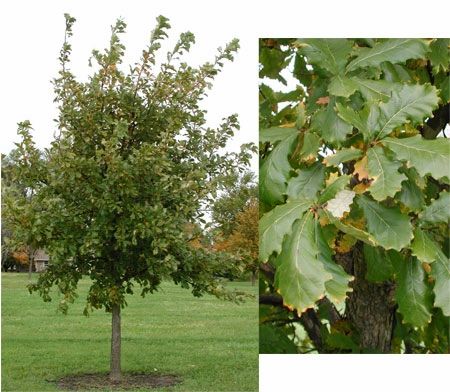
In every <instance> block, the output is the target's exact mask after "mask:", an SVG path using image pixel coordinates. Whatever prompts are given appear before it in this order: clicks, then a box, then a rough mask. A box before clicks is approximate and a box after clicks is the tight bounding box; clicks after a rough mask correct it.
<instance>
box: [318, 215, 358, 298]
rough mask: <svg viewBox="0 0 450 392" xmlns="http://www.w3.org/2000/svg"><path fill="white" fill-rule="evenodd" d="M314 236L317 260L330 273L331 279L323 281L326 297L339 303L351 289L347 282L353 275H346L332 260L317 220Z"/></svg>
mask: <svg viewBox="0 0 450 392" xmlns="http://www.w3.org/2000/svg"><path fill="white" fill-rule="evenodd" d="M315 237H316V244H317V248H318V249H319V260H320V261H321V262H322V263H323V266H324V267H325V269H326V270H327V271H328V272H329V273H330V274H331V275H332V279H331V280H328V281H327V282H325V289H326V294H327V297H328V298H330V299H331V300H332V301H334V302H337V303H340V302H342V301H343V300H345V298H346V297H347V293H349V292H351V291H353V290H352V288H351V287H349V285H348V284H349V282H351V281H352V280H353V279H354V277H353V276H351V275H348V274H347V273H346V272H345V271H344V268H342V267H341V266H340V265H339V264H336V263H335V262H334V261H333V258H332V253H331V249H330V247H329V246H328V244H327V242H326V240H325V237H324V235H323V232H322V227H321V226H320V223H319V222H318V221H315Z"/></svg>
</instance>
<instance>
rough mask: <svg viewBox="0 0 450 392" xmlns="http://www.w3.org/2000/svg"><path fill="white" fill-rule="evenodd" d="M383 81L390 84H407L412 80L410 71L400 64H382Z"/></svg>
mask: <svg viewBox="0 0 450 392" xmlns="http://www.w3.org/2000/svg"><path fill="white" fill-rule="evenodd" d="M381 70H382V71H383V73H384V80H386V81H388V82H391V83H405V82H406V83H409V82H411V81H412V80H413V75H412V71H411V70H410V69H408V68H406V67H405V66H404V65H402V64H391V63H382V64H381Z"/></svg>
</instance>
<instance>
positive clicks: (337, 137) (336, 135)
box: [311, 99, 352, 144]
mask: <svg viewBox="0 0 450 392" xmlns="http://www.w3.org/2000/svg"><path fill="white" fill-rule="evenodd" d="M311 129H314V130H317V132H319V134H320V135H321V136H322V138H323V139H324V141H325V142H328V143H331V144H340V143H341V142H343V141H344V140H345V139H346V138H347V135H348V134H349V133H350V132H351V131H352V126H351V125H350V124H349V123H347V122H345V121H344V120H342V119H341V118H340V117H338V115H337V113H336V112H335V110H334V99H331V100H330V102H329V104H328V106H327V107H326V108H325V109H322V110H319V111H318V112H316V114H315V115H314V116H313V118H312V120H311Z"/></svg>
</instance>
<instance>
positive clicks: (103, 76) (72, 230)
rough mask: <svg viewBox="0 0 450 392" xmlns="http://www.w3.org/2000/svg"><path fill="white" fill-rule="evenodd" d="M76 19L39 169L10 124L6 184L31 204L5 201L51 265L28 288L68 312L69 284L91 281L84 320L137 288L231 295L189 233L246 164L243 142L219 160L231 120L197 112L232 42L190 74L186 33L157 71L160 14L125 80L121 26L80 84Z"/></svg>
mask: <svg viewBox="0 0 450 392" xmlns="http://www.w3.org/2000/svg"><path fill="white" fill-rule="evenodd" d="M74 21H75V19H74V18H72V17H70V16H68V15H66V41H65V42H64V45H63V48H62V49H61V53H60V57H59V61H60V71H59V74H58V76H57V77H56V78H55V79H54V80H53V86H54V91H55V102H56V103H57V105H58V109H59V115H58V118H57V119H56V124H57V128H58V132H57V133H58V134H57V136H56V138H55V140H54V141H53V142H52V144H51V146H50V147H49V148H48V149H46V151H45V160H43V159H41V158H40V153H39V152H38V151H37V150H36V148H35V147H34V145H33V142H32V137H31V126H30V124H29V122H23V123H21V124H19V134H20V135H21V136H22V142H21V143H20V144H19V145H18V149H17V151H16V152H15V154H17V168H18V169H17V170H18V171H17V173H16V176H15V179H14V182H17V183H24V184H25V185H26V186H27V187H28V188H29V189H30V192H32V194H33V202H32V203H30V202H29V200H26V198H23V197H22V198H20V197H15V196H16V195H14V194H13V193H11V195H10V197H8V199H7V200H6V203H7V208H8V216H9V217H10V219H9V221H10V222H11V224H14V225H15V226H14V227H16V228H17V230H15V233H17V237H18V238H19V239H20V240H21V241H22V242H24V243H28V244H33V245H34V246H39V247H43V248H45V249H46V250H47V252H48V253H49V254H50V257H51V265H50V267H49V268H48V270H47V271H46V272H45V273H43V274H41V275H40V277H39V280H38V282H37V283H36V284H32V285H30V287H29V289H30V291H37V292H39V294H40V295H41V296H42V297H43V299H44V300H45V301H49V300H50V299H51V297H50V289H51V287H52V286H53V285H56V286H57V287H58V290H59V291H60V293H61V294H62V300H61V303H60V305H61V309H62V310H63V311H66V310H67V304H68V303H70V302H72V301H73V300H74V298H75V295H76V293H75V290H76V287H77V283H78V281H79V280H80V279H81V277H82V275H88V276H89V277H90V278H91V279H92V285H91V287H90V289H89V292H88V295H87V304H86V309H85V311H86V312H87V311H89V310H90V309H92V308H102V307H104V308H105V309H106V310H108V311H109V310H111V307H112V305H114V304H119V305H121V306H122V307H123V306H125V305H126V300H125V296H126V294H132V293H133V292H134V291H135V290H136V289H140V291H141V295H142V296H145V294H147V293H152V292H154V291H155V290H157V288H158V286H159V284H160V283H161V281H162V280H163V279H166V278H168V279H171V280H173V281H174V282H175V283H176V284H180V285H181V286H182V287H184V288H190V289H191V290H192V292H193V294H194V295H196V296H199V295H201V294H202V293H204V292H209V293H212V294H215V295H217V296H225V297H233V296H232V295H230V293H226V292H224V291H223V289H222V288H221V286H220V284H219V281H218V279H217V274H218V273H219V272H220V271H221V269H222V268H223V264H224V263H223V260H222V258H223V257H222V256H221V255H220V253H217V252H210V251H208V250H207V249H203V248H198V247H194V246H192V245H191V243H190V241H191V240H192V238H191V235H192V233H191V232H190V230H189V227H191V226H190V225H192V224H196V223H197V222H200V221H201V219H202V216H203V214H204V210H205V207H206V208H207V207H208V206H209V205H211V204H212V203H213V202H214V200H215V198H216V197H217V193H218V190H220V189H221V188H222V187H223V186H225V185H226V184H225V182H224V181H225V180H224V179H225V178H226V177H227V176H229V175H230V174H231V173H236V172H238V171H243V170H244V169H245V167H246V166H247V165H248V163H249V159H250V157H251V145H244V146H243V148H242V149H241V152H240V153H224V152H222V151H223V148H224V147H225V145H226V144H227V141H228V140H229V139H230V138H231V137H232V136H233V134H234V132H235V131H236V130H237V129H238V128H239V124H238V121H237V116H236V115H231V116H229V117H227V118H225V119H224V120H223V123H222V124H221V125H220V126H219V127H218V128H217V129H212V128H209V127H206V125H205V121H206V120H205V114H206V113H205V111H204V110H202V109H200V108H199V101H200V100H202V99H204V98H205V97H206V95H207V91H208V89H209V88H210V87H211V85H212V81H213V79H214V77H215V76H216V75H217V74H218V73H219V72H220V71H221V69H222V67H223V65H224V63H225V61H226V60H233V56H234V53H235V52H236V51H237V49H238V48H239V44H238V41H237V40H233V41H231V42H230V43H229V44H228V45H226V46H225V47H224V48H219V50H218V53H217V54H216V56H215V59H214V61H213V62H208V63H205V64H203V65H201V66H199V67H198V68H195V67H192V66H190V65H188V64H187V63H186V62H184V61H183V58H182V56H183V54H185V53H186V52H188V51H189V49H190V47H191V45H192V44H193V43H194V36H193V35H192V33H189V32H188V33H183V34H181V35H180V37H179V39H178V41H177V42H176V44H175V46H174V48H173V49H172V50H171V51H169V52H168V53H167V56H166V60H164V59H162V60H163V61H162V62H161V65H158V66H156V64H159V62H160V61H159V57H158V53H159V52H158V50H159V48H160V47H161V44H162V41H163V40H164V38H165V37H167V32H168V29H169V28H170V25H169V22H168V19H167V18H165V17H162V16H160V17H158V18H157V25H156V27H155V29H154V30H153V32H152V34H151V37H150V41H149V44H148V46H147V48H145V49H144V50H143V52H142V57H141V60H140V61H139V62H138V63H137V64H134V65H132V66H131V67H130V68H129V72H125V71H124V70H123V69H122V68H123V66H122V58H123V55H124V51H125V46H124V45H123V44H122V41H121V36H122V35H123V33H124V32H125V28H126V24H125V22H124V21H122V20H118V21H117V22H116V23H115V25H114V26H112V33H111V39H110V44H109V47H107V48H106V49H105V50H104V51H98V50H93V52H92V58H91V60H90V65H91V67H92V70H93V72H92V74H91V76H90V77H89V78H88V79H87V81H86V82H81V81H78V80H77V79H76V78H75V75H73V73H72V72H71V71H70V55H71V45H70V43H69V41H68V40H69V38H70V37H71V35H72V25H73V23H74Z"/></svg>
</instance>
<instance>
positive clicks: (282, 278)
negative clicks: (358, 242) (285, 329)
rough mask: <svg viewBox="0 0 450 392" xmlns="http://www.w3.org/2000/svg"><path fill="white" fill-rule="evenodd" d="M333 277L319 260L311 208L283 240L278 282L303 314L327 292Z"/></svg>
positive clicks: (286, 299) (288, 302)
mask: <svg viewBox="0 0 450 392" xmlns="http://www.w3.org/2000/svg"><path fill="white" fill-rule="evenodd" d="M330 279H332V275H331V274H330V273H329V272H327V271H326V269H325V267H324V266H323V263H322V262H321V261H320V260H319V249H318V247H317V243H316V241H315V224H314V218H313V214H312V212H310V211H308V212H307V213H305V214H304V215H303V217H302V218H301V219H300V220H298V221H297V222H295V223H294V225H293V228H292V234H291V235H290V236H289V237H288V238H287V239H286V241H285V242H284V243H283V249H282V251H281V253H280V255H279V256H278V258H277V269H276V273H275V286H276V287H277V289H278V292H279V293H280V294H281V295H282V297H283V302H284V304H285V305H286V306H288V307H290V308H294V309H296V310H297V312H298V313H299V314H300V313H302V312H304V311H305V310H306V309H308V308H311V307H313V306H314V303H315V302H316V301H317V300H319V299H320V298H322V297H323V296H324V293H325V282H327V281H328V280H330Z"/></svg>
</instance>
